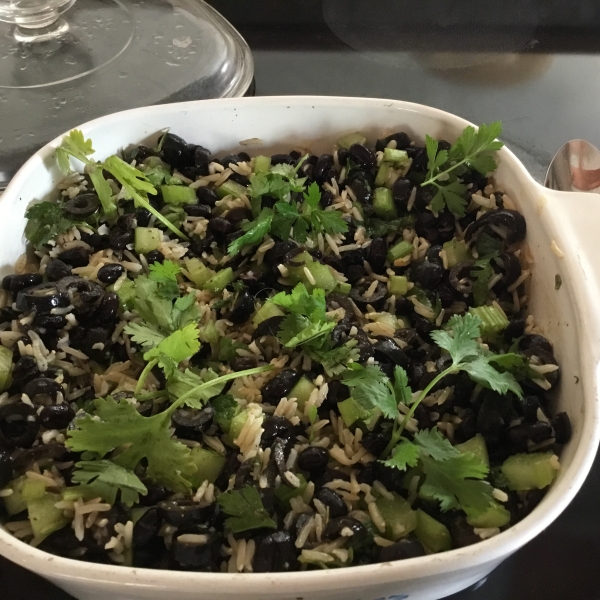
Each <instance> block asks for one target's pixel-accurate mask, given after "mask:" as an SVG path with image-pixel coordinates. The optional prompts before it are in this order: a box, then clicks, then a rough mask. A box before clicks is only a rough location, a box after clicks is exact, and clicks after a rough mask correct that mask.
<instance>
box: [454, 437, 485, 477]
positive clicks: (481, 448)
mask: <svg viewBox="0 0 600 600" xmlns="http://www.w3.org/2000/svg"><path fill="white" fill-rule="evenodd" d="M456 449H457V450H460V451H461V452H472V453H473V454H474V455H475V456H476V457H477V458H479V459H480V460H481V462H482V463H483V464H484V465H485V466H486V467H487V468H488V469H489V468H490V458H489V456H488V450H487V445H486V443H485V439H484V438H483V436H482V435H481V434H480V433H478V434H477V435H475V436H474V437H472V438H471V439H469V440H467V441H466V442H463V443H462V444H456Z"/></svg>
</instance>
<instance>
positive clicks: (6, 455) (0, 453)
mask: <svg viewBox="0 0 600 600" xmlns="http://www.w3.org/2000/svg"><path fill="white" fill-rule="evenodd" d="M12 478H13V460H12V458H11V455H10V452H9V451H8V450H4V449H2V448H0V488H3V487H4V486H6V485H8V483H9V482H10V480H11V479H12Z"/></svg>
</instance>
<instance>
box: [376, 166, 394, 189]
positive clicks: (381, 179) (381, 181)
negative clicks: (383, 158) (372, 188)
mask: <svg viewBox="0 0 600 600" xmlns="http://www.w3.org/2000/svg"><path fill="white" fill-rule="evenodd" d="M392 171H393V167H392V165H390V164H389V163H386V162H382V163H381V165H379V169H378V170H377V175H376V176H375V185H376V186H377V187H384V186H385V185H386V183H387V182H388V179H389V177H390V174H391V173H392Z"/></svg>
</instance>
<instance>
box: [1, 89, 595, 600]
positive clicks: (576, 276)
mask: <svg viewBox="0 0 600 600" xmlns="http://www.w3.org/2000/svg"><path fill="white" fill-rule="evenodd" d="M467 124H468V123H467V122H466V121H464V120H463V119H460V118H459V117H456V116H453V115H451V114H448V113H445V112H442V111H439V110H436V109H433V108H428V107H425V106H420V105H417V104H410V103H405V102H398V101H394V100H375V99H363V98H326V97H279V98H277V97H275V98H239V99H231V100H208V101H200V102H190V103H186V104H173V105H163V106H152V107H149V108H140V109H135V110H131V111H127V112H122V113H117V114H114V115H110V116H107V117H103V118H101V119H97V120H95V121H92V122H90V123H87V124H85V125H83V126H82V127H81V129H82V130H83V132H84V134H85V136H86V137H91V138H92V140H93V142H94V147H95V149H96V151H97V154H96V156H97V157H98V158H104V157H105V156H107V155H109V154H112V153H114V152H115V151H116V150H118V149H120V148H122V147H125V146H127V145H129V144H131V143H139V142H142V141H144V140H148V139H152V138H154V139H156V133H157V132H158V131H159V130H162V129H165V128H167V127H168V128H170V131H171V132H173V133H176V134H179V135H181V136H183V137H184V138H185V139H187V140H188V141H190V142H196V143H201V144H202V145H204V146H206V147H208V148H210V149H211V150H212V151H213V152H215V153H217V152H223V151H233V150H235V149H240V148H241V146H240V141H241V140H246V141H245V142H242V146H243V149H244V150H246V151H248V152H250V153H252V152H253V151H256V153H259V150H260V152H262V153H264V152H265V151H268V150H284V149H286V150H289V148H290V147H294V146H300V147H304V148H310V149H311V150H312V151H313V152H316V153H318V152H323V151H325V150H326V149H330V148H331V146H332V144H333V142H334V140H335V139H336V138H337V137H339V135H340V134H344V133H348V132H351V131H357V130H359V131H363V132H364V133H365V134H368V135H369V141H371V142H373V141H374V139H375V137H376V136H377V137H380V136H381V134H382V133H384V132H387V133H390V132H393V131H398V130H405V131H407V132H409V133H411V134H413V135H414V136H415V137H416V138H417V139H419V138H421V139H422V138H423V137H424V135H425V133H429V134H430V135H433V136H435V137H441V138H445V139H448V140H452V139H454V138H455V137H456V136H457V135H458V134H459V133H460V131H462V129H463V128H464V127H465V126H466V125H467ZM250 140H252V141H250ZM59 143H60V138H58V139H56V140H55V141H54V142H52V143H50V144H48V145H47V146H45V147H44V148H42V149H41V150H40V151H39V152H37V153H36V154H35V155H34V156H33V157H32V158H31V159H30V160H29V161H28V162H27V163H26V164H25V165H24V166H23V168H22V169H21V170H20V171H19V172H18V173H17V175H16V176H15V178H14V179H13V181H12V182H11V183H10V185H9V186H8V188H7V189H6V191H5V192H4V194H3V195H2V199H1V201H0V232H1V239H2V244H1V245H0V267H1V270H0V273H2V274H5V273H7V272H9V270H10V268H11V266H12V265H13V264H14V262H15V261H16V259H17V258H18V256H19V255H20V254H21V253H22V251H23V248H24V242H23V237H22V232H23V228H24V226H25V218H24V212H25V208H26V206H27V205H28V204H29V203H30V202H31V201H32V200H34V199H40V198H42V197H44V196H45V195H46V194H48V193H50V192H51V191H52V190H53V188H54V185H55V184H56V183H57V181H58V180H59V179H60V174H59V173H58V171H57V169H56V167H55V164H54V148H56V147H57V146H58V145H59ZM496 181H497V184H498V185H499V186H500V187H501V188H502V189H503V190H505V191H506V192H507V193H508V194H509V195H510V196H511V197H512V198H513V200H514V201H515V202H516V203H517V205H518V206H519V209H520V210H521V212H522V213H523V214H524V216H525V218H526V219H527V226H528V235H527V241H528V243H529V245H530V247H531V249H532V251H533V255H534V257H535V260H536V263H535V272H534V278H533V285H532V290H531V300H530V310H531V312H532V313H533V314H534V315H535V318H536V321H537V323H538V324H540V325H541V326H542V328H543V330H544V333H545V334H546V335H547V337H548V338H549V339H550V340H551V341H552V342H554V345H555V350H556V356H557V358H558V360H559V362H560V364H561V368H562V378H561V383H560V389H559V390H558V393H557V405H558V406H559V407H560V410H566V411H567V412H568V413H569V416H570V417H571V420H572V423H573V439H572V441H571V442H570V443H569V444H568V446H567V447H566V448H565V449H564V452H563V454H562V456H561V462H562V464H563V469H562V470H561V473H560V475H559V477H558V479H557V481H556V482H555V484H554V485H553V487H552V489H551V490H550V491H549V493H548V494H547V495H546V496H545V498H544V499H543V501H542V502H541V504H540V505H539V506H538V507H537V508H536V509H535V510H534V511H533V512H532V513H531V514H530V515H529V516H528V517H526V518H525V519H524V520H523V521H521V522H520V523H518V524H517V525H515V526H514V527H512V528H510V529H509V530H508V531H505V532H503V533H501V534H500V535H498V536H496V537H494V538H491V539H489V540H486V541H483V542H481V543H478V544H476V545H473V546H469V547H466V548H461V549H457V550H452V551H450V552H446V553H443V554H436V555H432V556H427V557H422V558H415V559H410V560H406V561H397V562H393V563H384V564H375V565H368V566H363V567H351V568H346V569H339V570H331V571H312V572H306V573H283V574H278V573H272V574H268V573H267V574H240V575H228V574H208V573H188V572H176V571H153V570H144V569H134V568H127V567H117V566H107V565H96V564H92V563H86V562H77V561H73V560H67V559H64V558H60V557H57V556H53V555H50V554H46V553H44V552H41V551H39V550H36V549H34V548H31V547H30V546H28V545H26V544H24V543H22V542H20V541H18V540H17V539H15V538H14V537H12V536H11V535H9V534H8V533H7V532H5V531H4V530H2V529H1V528H0V554H2V555H4V556H5V557H7V558H8V559H10V560H12V561H14V562H16V563H18V564H20V565H22V566H24V567H26V568H28V569H30V570H32V571H34V572H35V573H37V574H39V575H41V576H43V577H45V578H47V579H49V580H50V581H52V582H53V583H55V584H56V585H58V586H60V587H61V588H63V589H65V590H66V591H67V592H69V593H71V594H72V595H73V596H75V597H76V598H78V599H80V600H106V598H113V599H114V600H142V599H146V600H162V599H163V598H165V597H170V598H175V599H177V600H192V599H193V600H236V599H239V600H294V599H296V600H402V599H406V598H410V600H433V599H436V598H441V597H444V596H447V595H450V594H453V593H455V592H457V591H459V590H461V589H463V588H466V587H467V586H469V585H471V584H473V583H475V582H476V581H478V580H479V579H481V578H482V577H484V576H485V575H486V574H487V573H489V572H490V571H491V570H492V569H493V568H494V567H496V566H497V565H498V564H499V563H500V562H501V561H502V560H504V559H505V558H507V557H508V556H509V555H510V554H512V553H513V552H515V551H516V550H518V549H519V548H520V547H521V546H523V545H524V544H526V543H527V542H528V541H529V540H531V539H532V538H533V537H535V536H536V535H537V534H539V533H540V532H541V531H542V530H543V529H544V528H546V527H547V526H548V525H549V524H550V523H551V522H552V521H553V520H554V519H556V517H557V516H558V515H559V514H560V513H561V512H562V511H563V510H564V508H565V507H566V506H567V505H568V504H569V502H570V501H571V500H572V498H573V496H574V495H575V494H576V492H577V491H578V489H579V488H580V486H581V484H582V483H583V481H584V479H585V477H586V475H587V473H588V471H589V469H590V466H591V464H592V461H593V458H594V454H595V452H596V446H597V444H598V439H599V434H600V428H599V409H598V388H599V384H600V379H599V375H600V372H599V359H600V316H598V311H597V303H598V297H599V296H600V261H599V260H597V259H596V255H597V254H596V248H597V243H598V237H597V227H596V225H595V223H594V220H595V214H596V212H595V211H596V209H597V206H598V203H600V198H599V197H598V196H597V195H593V194H577V193H561V192H554V191H550V190H547V189H545V188H543V187H541V186H540V185H539V184H537V183H536V182H534V181H533V179H532V178H531V177H530V176H529V174H528V173H527V171H526V170H525V168H524V167H523V166H522V165H521V163H520V162H519V161H518V160H517V158H516V157H515V156H514V155H513V154H512V153H511V152H510V151H509V150H508V149H503V150H502V151H501V152H500V153H499V169H498V172H497V176H496ZM553 241H554V242H555V243H556V246H557V247H558V248H559V249H561V250H562V252H563V253H564V256H563V257H559V256H557V254H555V253H553V252H552V250H551V245H552V242H553ZM557 274H559V275H560V277H561V278H562V282H563V283H562V286H561V287H560V289H559V290H556V289H555V276H556V275H557Z"/></svg>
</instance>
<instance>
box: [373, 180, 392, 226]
mask: <svg viewBox="0 0 600 600" xmlns="http://www.w3.org/2000/svg"><path fill="white" fill-rule="evenodd" d="M373 210H374V211H375V214H376V215H377V216H378V217H381V218H382V219H396V218H397V217H398V210H397V209H396V205H395V204H394V199H393V198H392V192H391V190H388V189H387V188H384V187H378V188H375V192H374V194H373Z"/></svg>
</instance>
